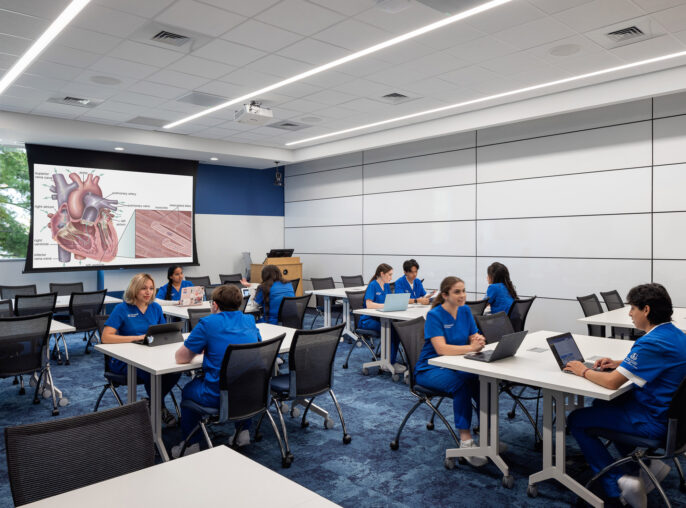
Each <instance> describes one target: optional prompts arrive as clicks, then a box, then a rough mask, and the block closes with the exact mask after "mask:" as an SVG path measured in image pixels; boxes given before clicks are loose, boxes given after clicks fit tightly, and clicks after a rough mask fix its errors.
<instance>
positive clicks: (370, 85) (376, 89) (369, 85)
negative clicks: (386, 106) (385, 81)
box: [335, 79, 393, 97]
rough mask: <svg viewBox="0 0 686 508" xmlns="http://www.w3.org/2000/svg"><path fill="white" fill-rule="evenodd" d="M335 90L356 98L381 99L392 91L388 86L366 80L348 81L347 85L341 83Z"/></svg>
mask: <svg viewBox="0 0 686 508" xmlns="http://www.w3.org/2000/svg"><path fill="white" fill-rule="evenodd" d="M335 89H336V90H339V91H341V92H344V93H349V94H351V95H355V96H357V97H376V96H378V97H381V96H382V95H384V94H386V93H389V92H392V91H393V90H391V89H389V86H388V85H382V84H381V83H376V82H374V81H369V80H367V79H356V80H354V81H349V82H348V83H343V84H341V85H339V86H337V87H335Z"/></svg>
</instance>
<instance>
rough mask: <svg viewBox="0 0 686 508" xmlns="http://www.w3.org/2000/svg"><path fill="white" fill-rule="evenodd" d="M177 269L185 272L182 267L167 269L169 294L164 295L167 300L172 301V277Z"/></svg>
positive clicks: (175, 266) (176, 266)
mask: <svg viewBox="0 0 686 508" xmlns="http://www.w3.org/2000/svg"><path fill="white" fill-rule="evenodd" d="M177 268H181V269H182V270H183V267H182V266H181V265H174V266H170V267H169V268H168V269H167V292H166V293H165V295H164V299H165V300H171V294H172V287H173V286H172V275H174V272H175V271H176V269H177Z"/></svg>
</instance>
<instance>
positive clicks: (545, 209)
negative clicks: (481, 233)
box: [477, 168, 651, 219]
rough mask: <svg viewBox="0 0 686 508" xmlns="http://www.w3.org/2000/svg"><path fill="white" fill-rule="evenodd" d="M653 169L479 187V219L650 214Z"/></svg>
mask: <svg viewBox="0 0 686 508" xmlns="http://www.w3.org/2000/svg"><path fill="white" fill-rule="evenodd" d="M650 185H651V184H650V168H637V169H627V170H621V171H604V172H600V173H590V174H578V175H567V176H556V177H550V178H533V179H527V180H514V181H509V182H495V183H488V184H479V186H478V215H477V217H478V218H479V219H490V218H500V217H503V218H514V217H542V216H555V215H583V214H603V213H639V212H649V211H650V201H651V199H650V198H651V196H650Z"/></svg>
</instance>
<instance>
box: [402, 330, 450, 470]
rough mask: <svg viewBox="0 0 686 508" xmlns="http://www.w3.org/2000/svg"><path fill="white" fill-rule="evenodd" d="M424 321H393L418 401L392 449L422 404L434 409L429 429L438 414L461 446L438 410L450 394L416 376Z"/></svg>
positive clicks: (403, 422)
mask: <svg viewBox="0 0 686 508" xmlns="http://www.w3.org/2000/svg"><path fill="white" fill-rule="evenodd" d="M424 322H425V321H424V318H423V317H418V318H415V319H411V320H410V321H400V322H399V321H393V328H395V331H396V332H397V334H398V338H399V339H400V343H401V344H402V346H403V349H404V350H405V354H406V355H407V362H408V366H407V368H408V372H409V373H410V393H411V394H412V395H413V396H414V397H416V398H417V401H416V402H415V403H414V405H413V406H412V407H411V408H410V410H409V411H408V412H407V414H406V415H405V418H403V421H402V422H401V423H400V427H398V431H397V432H396V434H395V438H394V439H393V441H391V450H397V449H398V448H399V447H400V434H401V433H402V431H403V428H404V427H405V424H406V423H407V420H408V419H409V418H410V416H412V413H414V412H415V411H416V409H417V408H418V407H419V406H421V405H422V404H424V405H426V406H427V407H428V408H429V409H431V411H432V413H431V420H430V421H429V423H427V425H426V428H427V429H428V430H433V428H434V424H433V419H434V415H435V416H438V417H439V418H440V420H441V421H442V422H443V423H444V424H445V426H446V427H447V428H448V430H449V431H450V435H451V436H452V437H453V440H454V441H455V446H456V447H457V448H459V446H460V442H459V441H458V439H457V436H456V435H455V431H454V430H453V428H452V426H451V425H450V423H448V421H447V420H446V419H445V417H444V416H443V415H442V414H441V412H440V411H439V410H438V407H439V406H440V405H441V402H442V401H443V399H444V398H445V397H447V398H451V397H450V395H448V394H447V393H442V392H439V391H436V390H432V389H429V388H426V387H424V386H421V385H418V384H417V382H416V380H415V377H414V369H415V366H416V365H417V361H418V360H419V355H420V353H421V352H422V348H423V347H424ZM435 397H437V398H438V399H439V400H438V403H437V404H436V405H435V406H434V405H433V403H432V402H431V400H432V399H433V398H435ZM447 461H450V462H451V464H450V465H453V464H452V461H453V459H446V465H448V463H447Z"/></svg>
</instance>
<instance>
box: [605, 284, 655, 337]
mask: <svg viewBox="0 0 686 508" xmlns="http://www.w3.org/2000/svg"><path fill="white" fill-rule="evenodd" d="M600 296H602V297H603V300H604V301H605V306H606V307H607V310H617V309H623V308H624V307H625V305H624V301H623V300H622V297H621V296H620V294H619V291H617V290H616V289H615V290H612V291H607V292H606V293H604V292H602V291H601V292H600ZM611 330H612V336H613V337H617V336H619V337H621V338H623V339H630V340H636V339H637V338H639V337H641V336H642V335H645V332H642V331H641V330H637V329H635V328H621V327H619V326H613V327H612V328H611Z"/></svg>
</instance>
